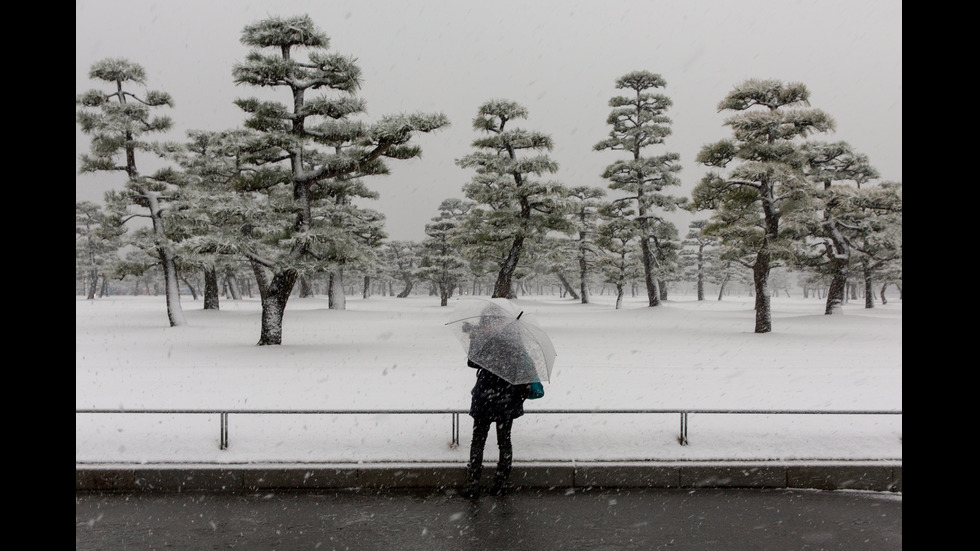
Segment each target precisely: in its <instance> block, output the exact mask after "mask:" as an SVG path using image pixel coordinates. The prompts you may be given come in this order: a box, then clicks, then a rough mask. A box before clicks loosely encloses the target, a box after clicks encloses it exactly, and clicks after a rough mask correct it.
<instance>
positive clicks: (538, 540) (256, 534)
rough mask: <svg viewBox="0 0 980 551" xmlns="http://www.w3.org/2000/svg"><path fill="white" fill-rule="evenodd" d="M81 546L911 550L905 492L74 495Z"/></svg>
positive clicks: (348, 550) (350, 550) (104, 550)
mask: <svg viewBox="0 0 980 551" xmlns="http://www.w3.org/2000/svg"><path fill="white" fill-rule="evenodd" d="M75 549H76V551H89V550H92V551H94V550H99V551H116V550H127V551H129V550H144V549H146V550H153V549H170V550H173V549H193V550H209V549H259V550H292V549H319V550H338V551H339V550H345V551H354V550H364V551H368V550H370V551H378V550H382V551H401V550H407V551H412V550H419V551H422V550H425V551H442V550H447V551H448V550H453V551H459V550H497V549H507V550H525V549H526V550H534V551H545V550H552V549H563V550H575V551H593V550H595V551H598V550H609V551H612V550H616V551H619V550H630V549H637V550H671V551H673V550H692V551H693V550H698V551H703V550H710V549H719V550H725V551H738V550H752V551H764V550H773V551H794V550H798V551H804V550H806V551H811V550H812V551H816V550H846V551H893V550H900V549H902V496H901V494H900V493H899V494H896V493H891V492H868V491H855V490H835V491H827V490H807V489H744V488H742V489H739V488H698V489H664V488H648V489H629V490H626V489H619V490H614V489H605V490H600V489H555V490H543V489H542V490H537V489H521V490H518V491H515V492H512V493H511V494H509V495H506V496H503V497H490V496H487V497H480V498H478V499H475V500H468V499H464V498H462V497H460V496H458V495H456V494H455V492H454V491H452V490H435V489H432V490H388V491H368V490H360V491H323V490H320V491H295V490H282V491H275V492H262V493H251V494H235V493H205V492H201V493H198V492H183V493H152V492H151V493H106V494H102V493H87V492H76V494H75Z"/></svg>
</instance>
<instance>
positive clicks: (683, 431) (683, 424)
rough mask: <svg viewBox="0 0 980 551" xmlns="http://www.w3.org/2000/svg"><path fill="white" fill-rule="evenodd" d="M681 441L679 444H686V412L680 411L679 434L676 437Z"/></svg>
mask: <svg viewBox="0 0 980 551" xmlns="http://www.w3.org/2000/svg"><path fill="white" fill-rule="evenodd" d="M677 441H678V442H680V443H681V446H686V445H687V412H686V411H682V412H681V435H680V437H679V438H678V439H677Z"/></svg>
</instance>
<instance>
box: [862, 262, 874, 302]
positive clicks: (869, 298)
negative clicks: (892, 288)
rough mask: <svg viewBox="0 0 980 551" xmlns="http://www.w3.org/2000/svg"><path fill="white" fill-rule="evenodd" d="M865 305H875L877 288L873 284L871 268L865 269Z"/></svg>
mask: <svg viewBox="0 0 980 551" xmlns="http://www.w3.org/2000/svg"><path fill="white" fill-rule="evenodd" d="M864 307H865V308H874V307H875V290H874V285H873V284H872V278H871V270H868V269H865V270H864Z"/></svg>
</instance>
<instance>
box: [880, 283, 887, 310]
mask: <svg viewBox="0 0 980 551" xmlns="http://www.w3.org/2000/svg"><path fill="white" fill-rule="evenodd" d="M885 287H888V283H884V284H882V286H881V304H883V305H884V304H888V299H887V298H885Z"/></svg>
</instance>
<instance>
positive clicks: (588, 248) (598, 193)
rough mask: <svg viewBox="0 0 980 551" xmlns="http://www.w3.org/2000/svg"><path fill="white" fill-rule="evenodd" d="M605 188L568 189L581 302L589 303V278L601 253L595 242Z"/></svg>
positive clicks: (584, 187)
mask: <svg viewBox="0 0 980 551" xmlns="http://www.w3.org/2000/svg"><path fill="white" fill-rule="evenodd" d="M605 195H606V190H604V189H602V188H598V187H592V186H575V187H573V188H572V189H571V190H569V204H570V207H569V209H570V211H569V216H570V217H571V219H572V224H573V227H574V228H575V230H576V233H577V234H578V235H577V243H576V244H577V247H576V252H575V256H576V260H577V261H578V270H579V282H580V289H581V300H582V304H589V279H590V275H591V272H592V269H593V268H594V266H595V264H596V262H597V261H598V259H599V257H600V255H601V253H600V251H599V248H598V246H596V244H595V239H596V232H597V231H598V225H599V207H600V206H601V204H602V202H601V201H600V198H601V197H604V196H605Z"/></svg>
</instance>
